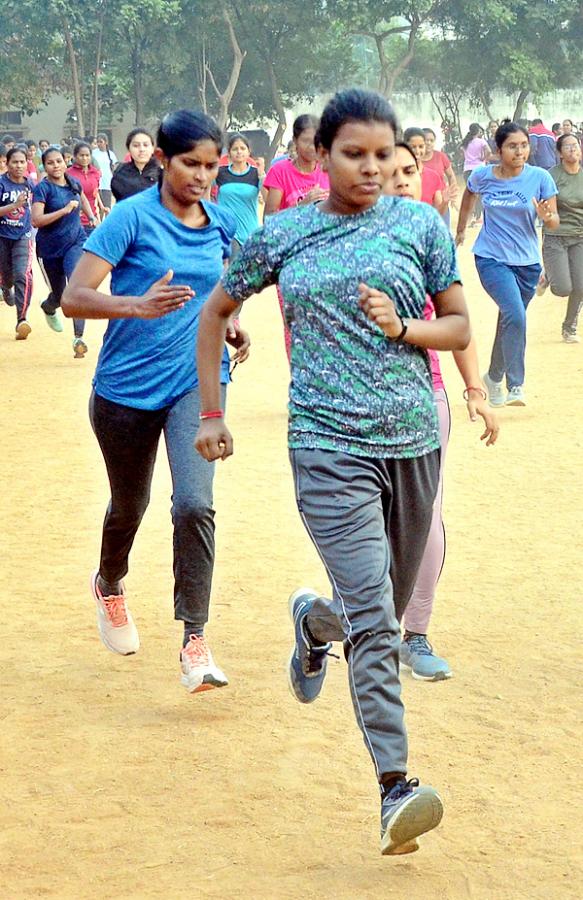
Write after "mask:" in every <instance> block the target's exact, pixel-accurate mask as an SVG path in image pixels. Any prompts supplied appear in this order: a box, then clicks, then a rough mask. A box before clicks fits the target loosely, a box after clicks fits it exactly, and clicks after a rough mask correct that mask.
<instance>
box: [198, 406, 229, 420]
mask: <svg viewBox="0 0 583 900" xmlns="http://www.w3.org/2000/svg"><path fill="white" fill-rule="evenodd" d="M224 415H225V413H224V412H223V410H222V409H211V410H210V412H201V413H199V414H198V418H199V419H200V420H201V422H202V421H203V420H204V419H222V418H223V416H224Z"/></svg>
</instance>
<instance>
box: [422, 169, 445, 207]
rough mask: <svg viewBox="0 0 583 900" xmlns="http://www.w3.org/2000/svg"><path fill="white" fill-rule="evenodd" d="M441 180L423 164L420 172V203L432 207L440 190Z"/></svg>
mask: <svg viewBox="0 0 583 900" xmlns="http://www.w3.org/2000/svg"><path fill="white" fill-rule="evenodd" d="M441 187H442V185H441V179H440V177H439V175H438V174H437V172H434V171H433V169H428V168H427V166H426V165H425V163H424V164H423V171H422V172H421V202H422V203H429V205H430V206H433V205H434V200H435V195H436V193H437V192H438V191H440V190H441Z"/></svg>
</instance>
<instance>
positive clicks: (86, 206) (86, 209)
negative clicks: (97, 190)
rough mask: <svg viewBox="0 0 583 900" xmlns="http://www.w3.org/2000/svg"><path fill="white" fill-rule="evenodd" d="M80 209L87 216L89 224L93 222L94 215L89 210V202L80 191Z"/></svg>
mask: <svg viewBox="0 0 583 900" xmlns="http://www.w3.org/2000/svg"><path fill="white" fill-rule="evenodd" d="M81 209H82V210H83V212H84V213H85V215H86V216H87V218H88V219H89V221H90V222H95V214H94V212H93V210H92V209H91V206H90V204H89V200H88V199H87V197H86V196H85V194H84V192H83V191H81Z"/></svg>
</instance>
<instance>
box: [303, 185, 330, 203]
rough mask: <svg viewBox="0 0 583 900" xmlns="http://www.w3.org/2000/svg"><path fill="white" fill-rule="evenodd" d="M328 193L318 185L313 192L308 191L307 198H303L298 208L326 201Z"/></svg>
mask: <svg viewBox="0 0 583 900" xmlns="http://www.w3.org/2000/svg"><path fill="white" fill-rule="evenodd" d="M328 193H329V192H328V191H324V190H323V189H322V188H321V187H319V186H318V185H316V187H313V188H312V190H311V191H308V193H307V194H306V195H305V197H302V199H301V200H300V202H299V203H298V206H307V205H308V203H319V202H320V201H321V200H325V199H326V197H327V196H328Z"/></svg>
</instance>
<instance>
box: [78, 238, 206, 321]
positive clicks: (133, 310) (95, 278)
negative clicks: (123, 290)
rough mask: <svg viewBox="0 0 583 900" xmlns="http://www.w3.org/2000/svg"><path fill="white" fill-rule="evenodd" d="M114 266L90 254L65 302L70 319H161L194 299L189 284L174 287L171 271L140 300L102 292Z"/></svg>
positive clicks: (80, 268) (156, 282)
mask: <svg viewBox="0 0 583 900" xmlns="http://www.w3.org/2000/svg"><path fill="white" fill-rule="evenodd" d="M112 268H113V266H111V265H110V263H108V262H106V261H105V260H104V259H101V257H99V256H95V254H93V253H88V252H87V251H86V252H85V253H84V254H83V256H82V257H81V259H80V260H79V262H78V264H77V266H76V267H75V271H74V272H73V274H72V275H71V279H70V281H69V284H68V285H67V287H66V289H65V293H64V294H63V297H62V300H61V308H62V310H63V313H64V314H65V316H67V317H69V318H70V317H73V316H74V317H76V318H79V319H132V318H140V319H158V318H160V317H161V316H165V315H167V314H168V313H171V312H174V310H177V309H182V307H183V306H184V304H185V303H186V302H187V301H188V300H190V298H191V297H193V296H194V292H193V291H192V290H191V288H189V287H188V286H186V285H178V284H173V285H171V284H170V283H169V282H170V281H171V280H172V276H173V274H174V273H173V272H172V270H171V269H170V270H169V271H168V272H166V274H165V275H163V276H162V277H161V278H159V279H158V281H155V282H154V284H153V285H152V286H151V288H150V289H149V290H148V291H146V293H145V294H143V295H142V296H139V297H116V296H111V295H110V294H103V293H100V292H99V291H98V290H97V288H98V287H99V285H100V284H101V282H102V281H103V280H104V279H105V278H106V277H107V275H109V273H110V272H111V270H112Z"/></svg>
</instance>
